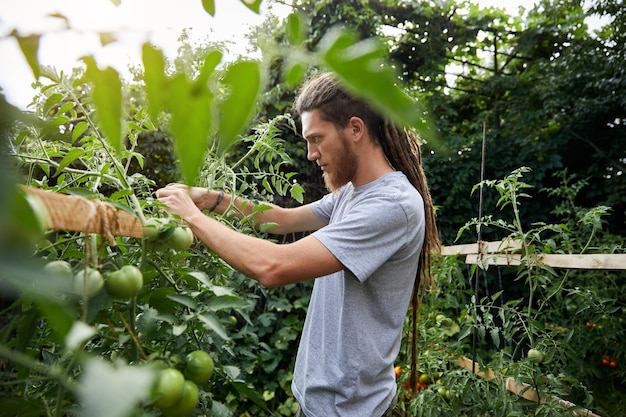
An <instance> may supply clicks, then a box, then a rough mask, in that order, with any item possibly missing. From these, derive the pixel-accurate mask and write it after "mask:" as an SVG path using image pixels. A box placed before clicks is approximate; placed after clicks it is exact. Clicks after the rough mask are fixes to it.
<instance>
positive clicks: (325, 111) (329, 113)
mask: <svg viewBox="0 0 626 417" xmlns="http://www.w3.org/2000/svg"><path fill="white" fill-rule="evenodd" d="M295 109H296V112H297V113H299V114H302V113H303V112H306V111H312V110H317V111H318V112H319V114H320V116H321V117H322V118H323V119H324V120H327V121H329V122H331V123H333V124H334V125H335V126H336V127H337V128H338V129H342V128H344V127H345V126H346V124H347V123H348V121H349V120H350V118H351V117H359V118H360V119H361V120H363V122H364V123H365V125H366V126H367V128H368V130H369V131H370V133H371V136H372V137H373V138H374V140H375V141H376V142H377V143H378V144H379V145H380V146H381V147H382V149H383V151H384V153H385V157H386V158H387V160H388V161H389V163H390V164H391V166H392V167H393V168H394V169H396V170H398V171H402V172H403V173H404V175H406V177H407V178H408V180H409V181H410V183H411V184H412V185H413V187H415V189H416V190H417V191H418V192H419V193H420V194H421V196H422V199H423V201H424V213H425V235H424V245H423V247H422V251H421V253H420V260H419V266H418V269H417V273H416V276H415V284H414V286H413V295H412V299H411V309H412V311H411V375H410V383H411V387H412V389H415V386H416V382H417V320H418V310H419V306H420V295H421V291H420V290H422V289H428V288H430V287H431V286H433V285H434V281H433V279H432V275H431V273H430V265H431V262H432V260H433V258H434V257H436V256H437V255H439V253H440V251H441V248H440V243H439V235H438V232H437V224H436V222H435V210H434V208H433V202H432V198H431V196H430V192H429V190H428V184H427V182H426V176H425V175H424V170H423V169H422V161H421V152H420V143H419V137H418V136H417V135H416V134H414V133H413V132H412V131H409V130H407V129H404V128H400V127H398V126H396V125H395V124H394V123H392V122H391V121H390V120H388V119H386V118H384V117H382V116H381V115H380V114H379V113H378V112H376V111H374V109H372V108H371V107H370V106H369V105H368V104H367V103H366V102H365V101H364V100H361V99H358V98H356V97H354V96H352V95H351V94H349V93H348V92H347V91H346V90H344V89H343V88H342V87H341V86H340V85H339V83H338V82H337V81H336V79H335V78H334V76H333V75H332V74H330V73H326V74H323V75H321V76H319V77H316V78H313V79H311V80H309V81H308V82H307V83H306V84H305V85H304V86H303V87H302V90H301V91H300V94H299V95H298V97H297V98H296V102H295Z"/></svg>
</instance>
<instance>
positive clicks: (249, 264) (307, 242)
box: [157, 186, 343, 287]
mask: <svg viewBox="0 0 626 417" xmlns="http://www.w3.org/2000/svg"><path fill="white" fill-rule="evenodd" d="M157 197H158V198H159V200H160V201H161V202H162V203H164V204H165V205H167V206H168V210H169V211H170V212H172V213H174V214H177V215H179V216H181V217H182V218H183V219H184V220H185V221H186V222H187V223H188V224H189V226H190V227H191V229H192V230H193V232H194V234H195V235H196V236H197V237H198V238H199V239H200V240H202V242H204V243H205V244H206V245H207V246H208V247H209V248H210V249H211V250H213V251H214V252H215V253H216V254H217V255H218V256H219V257H220V258H222V259H223V260H224V261H226V262H227V263H228V264H229V265H230V266H232V267H233V268H235V269H236V270H238V271H240V272H241V273H243V274H245V275H246V276H248V277H250V278H252V279H255V280H257V281H259V282H260V283H261V284H263V285H264V286H266V287H277V286H282V285H287V284H292V283H296V282H302V281H306V280H309V279H314V278H318V277H321V276H324V275H328V274H331V273H333V272H337V271H340V270H342V269H343V265H342V264H341V263H340V262H339V261H338V260H337V258H335V256H334V255H333V254H332V253H331V252H330V251H329V250H328V249H327V248H326V247H325V246H324V245H322V243H321V242H319V241H318V240H317V239H316V238H314V237H313V236H307V237H304V238H302V239H300V240H298V241H296V242H294V243H288V244H280V245H279V244H276V243H273V242H269V241H267V240H264V239H259V238H255V237H252V236H248V235H245V234H243V233H239V232H237V231H235V230H232V229H231V228H229V227H228V226H226V225H224V224H222V223H220V222H218V221H217V220H215V219H212V218H211V217H208V216H206V215H205V214H204V213H203V212H202V211H201V209H200V208H199V206H198V205H197V203H194V201H193V200H192V196H191V195H190V193H189V192H188V190H187V189H186V188H182V187H174V186H169V187H166V188H163V189H160V190H158V191H157ZM274 210H275V209H274V208H272V209H271V210H268V211H266V212H264V213H263V214H265V213H269V212H271V211H274ZM279 211H280V212H281V214H279V215H274V216H269V217H267V218H265V217H264V218H263V219H262V220H261V221H276V220H279V221H284V222H286V224H287V225H288V226H287V228H286V229H292V230H306V229H302V228H299V227H301V226H303V225H313V226H318V225H319V224H320V223H321V224H322V225H323V222H322V221H321V220H319V219H318V218H317V216H315V214H314V213H313V210H312V209H311V207H310V206H303V207H299V208H296V209H279ZM268 218H269V219H270V220H267V219H268ZM277 223H278V221H277ZM296 226H297V227H296ZM294 227H295V228H294ZM320 227H321V226H320ZM316 228H319V227H316Z"/></svg>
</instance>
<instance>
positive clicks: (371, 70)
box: [319, 28, 434, 139]
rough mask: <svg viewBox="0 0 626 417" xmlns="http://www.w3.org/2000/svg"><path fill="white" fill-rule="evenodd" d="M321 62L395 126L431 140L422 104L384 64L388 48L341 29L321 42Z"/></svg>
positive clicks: (337, 29)
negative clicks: (404, 88) (410, 130)
mask: <svg viewBox="0 0 626 417" xmlns="http://www.w3.org/2000/svg"><path fill="white" fill-rule="evenodd" d="M319 52H320V56H321V58H322V61H323V62H324V63H325V64H326V65H327V66H328V67H329V68H330V69H331V70H332V71H333V72H334V73H335V74H337V76H338V77H339V79H340V80H341V81H342V83H343V84H344V85H345V86H346V88H348V89H349V90H350V91H351V92H352V93H353V94H355V95H357V96H360V97H361V98H363V99H365V100H367V101H368V102H369V103H371V105H372V106H374V107H375V108H377V109H378V111H380V112H381V113H382V114H384V115H386V116H388V117H390V118H391V119H392V120H394V121H395V122H396V123H398V124H400V125H402V126H406V127H414V128H416V129H417V130H418V131H419V133H420V136H422V138H424V139H434V133H433V132H432V131H431V130H430V128H429V126H430V123H427V121H428V116H427V113H426V110H425V108H424V106H423V105H422V103H420V102H417V101H415V100H414V99H413V98H411V97H409V96H408V95H407V94H406V93H405V92H404V91H403V90H402V89H401V87H400V86H399V85H398V79H399V78H398V74H397V72H396V71H395V70H394V69H393V68H392V67H391V66H390V65H389V63H387V62H385V59H384V58H386V57H387V48H386V47H385V46H384V45H383V44H382V42H380V41H378V40H377V39H374V38H370V39H366V40H363V41H360V42H357V41H356V36H355V35H354V34H353V33H351V32H348V31H345V30H343V29H339V28H335V29H332V30H330V31H329V32H328V33H327V34H326V35H325V36H324V38H322V40H321V42H320V51H319Z"/></svg>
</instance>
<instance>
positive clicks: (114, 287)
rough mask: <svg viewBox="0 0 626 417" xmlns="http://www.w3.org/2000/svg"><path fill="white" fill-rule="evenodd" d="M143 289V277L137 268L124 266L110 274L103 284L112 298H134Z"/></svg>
mask: <svg viewBox="0 0 626 417" xmlns="http://www.w3.org/2000/svg"><path fill="white" fill-rule="evenodd" d="M141 287H143V275H142V273H141V271H140V270H139V268H137V267H136V266H133V265H125V266H123V267H122V268H121V269H119V270H117V271H115V272H112V273H110V274H109V275H108V276H107V279H106V281H105V282H104V288H105V289H106V291H107V293H108V294H109V295H110V296H111V297H114V298H131V297H135V296H136V295H137V294H138V293H139V291H140V290H141Z"/></svg>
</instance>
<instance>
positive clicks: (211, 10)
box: [202, 0, 215, 16]
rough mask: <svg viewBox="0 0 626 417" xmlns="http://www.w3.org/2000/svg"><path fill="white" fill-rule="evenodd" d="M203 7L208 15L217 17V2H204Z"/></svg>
mask: <svg viewBox="0 0 626 417" xmlns="http://www.w3.org/2000/svg"><path fill="white" fill-rule="evenodd" d="M202 7H203V8H204V10H206V12H207V13H208V14H210V15H211V16H215V2H214V1H213V0H202Z"/></svg>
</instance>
